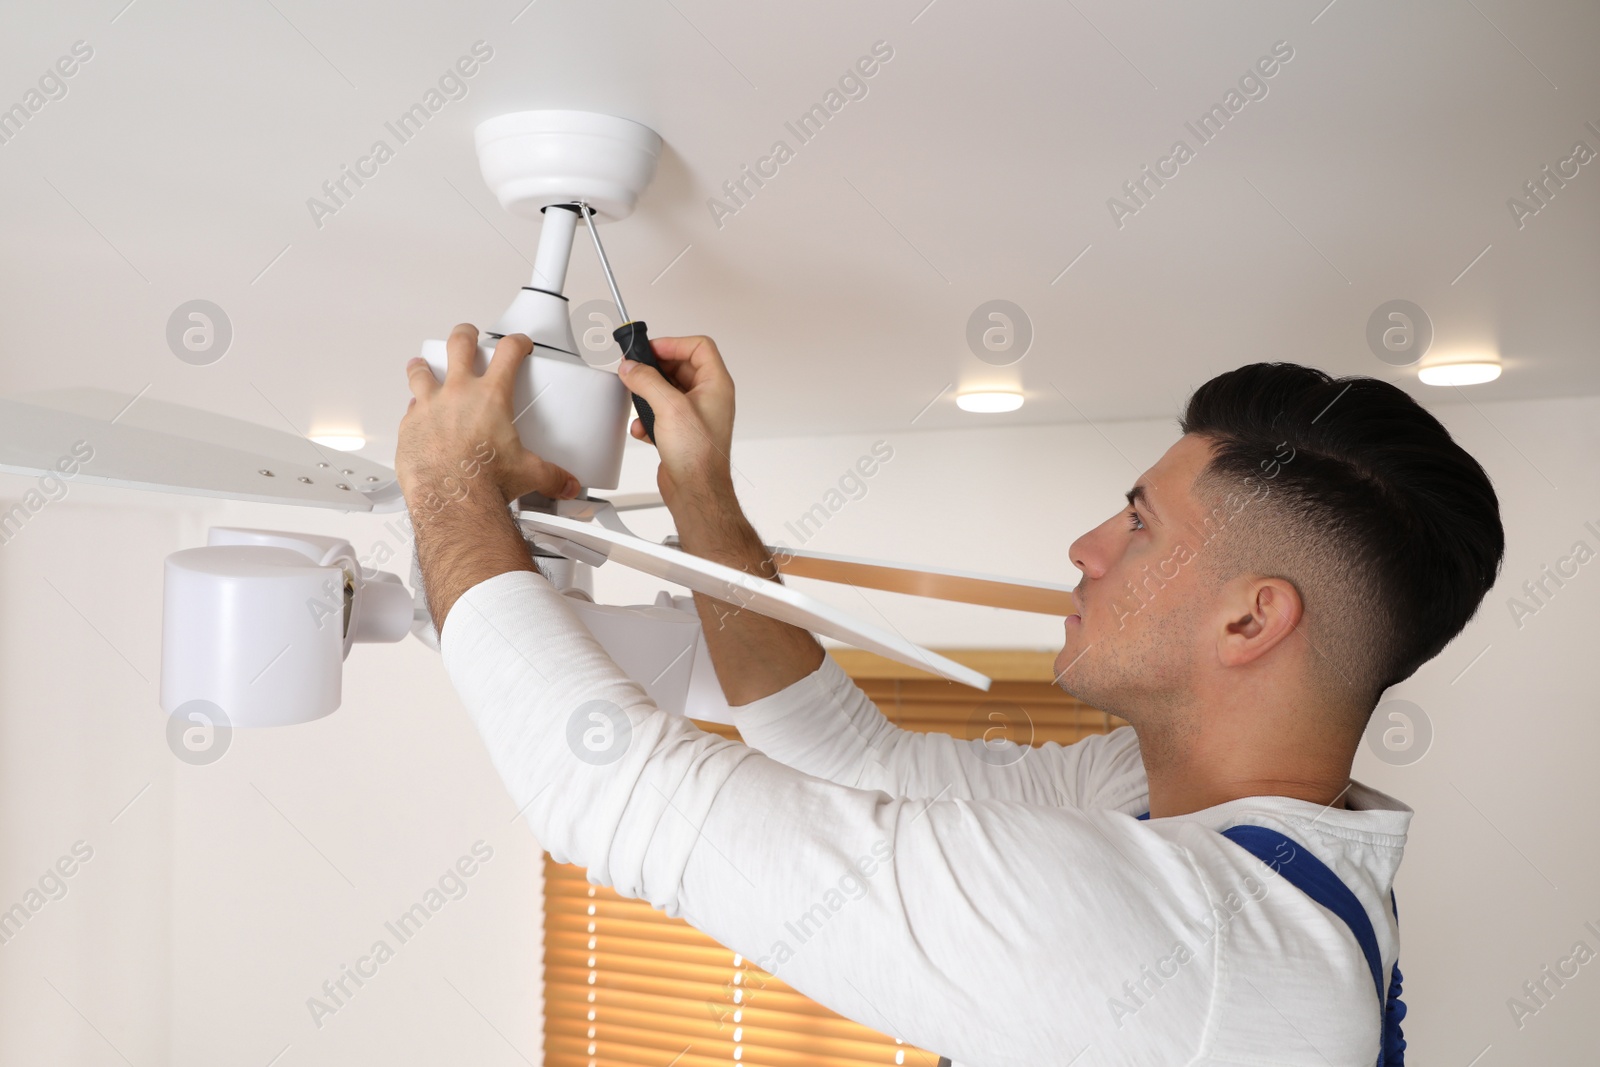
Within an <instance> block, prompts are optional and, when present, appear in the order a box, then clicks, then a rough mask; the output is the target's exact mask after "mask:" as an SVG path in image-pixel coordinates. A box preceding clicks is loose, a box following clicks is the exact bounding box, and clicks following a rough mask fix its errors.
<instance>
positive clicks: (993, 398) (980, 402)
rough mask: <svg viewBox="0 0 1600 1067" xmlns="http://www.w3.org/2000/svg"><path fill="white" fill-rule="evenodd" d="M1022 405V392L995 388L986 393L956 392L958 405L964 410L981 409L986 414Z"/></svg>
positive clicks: (1015, 408)
mask: <svg viewBox="0 0 1600 1067" xmlns="http://www.w3.org/2000/svg"><path fill="white" fill-rule="evenodd" d="M1021 406H1022V394H1021V393H1006V392H1000V391H998V390H995V391H991V392H984V393H958V394H956V407H958V408H960V409H961V410H962V411H980V412H983V413H985V414H992V413H994V412H998V411H1015V410H1017V409H1018V408H1020V407H1021Z"/></svg>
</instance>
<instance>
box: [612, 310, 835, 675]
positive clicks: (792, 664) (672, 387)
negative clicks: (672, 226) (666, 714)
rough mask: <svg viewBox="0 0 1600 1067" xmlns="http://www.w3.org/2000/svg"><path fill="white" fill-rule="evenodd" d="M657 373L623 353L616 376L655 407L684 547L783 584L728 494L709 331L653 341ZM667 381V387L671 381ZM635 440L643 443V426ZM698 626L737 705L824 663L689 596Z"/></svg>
mask: <svg viewBox="0 0 1600 1067" xmlns="http://www.w3.org/2000/svg"><path fill="white" fill-rule="evenodd" d="M651 345H652V347H654V349H655V353H656V359H657V360H659V361H660V363H661V373H658V372H656V371H655V370H653V369H651V368H650V367H648V366H646V365H644V364H642V363H635V362H634V361H633V360H628V359H625V360H623V361H622V366H621V367H620V368H619V370H618V373H619V374H620V376H621V378H622V382H623V384H624V385H626V386H627V387H628V388H629V389H631V390H633V391H634V392H635V393H637V394H639V395H640V396H642V397H644V398H645V399H646V400H647V401H649V402H650V407H651V408H652V409H653V410H654V411H655V413H656V432H655V441H656V450H657V451H658V452H660V453H661V466H660V468H659V469H658V470H657V472H656V485H657V486H658V487H659V488H660V490H661V499H662V500H663V501H665V502H666V505H667V508H668V510H670V511H671V512H672V519H673V524H674V525H675V526H676V527H677V530H678V538H679V544H680V545H681V546H682V547H683V550H684V551H685V552H688V553H691V554H693V555H696V556H700V557H702V558H704V559H709V560H712V561H713V562H716V563H721V564H724V565H726V566H729V567H733V568H735V569H737V570H742V571H744V572H745V573H746V574H755V575H759V576H760V577H762V578H768V579H772V580H774V581H777V580H780V579H779V574H778V565H777V563H776V561H774V560H773V558H772V554H771V553H770V552H768V551H767V548H766V546H765V545H764V544H762V542H761V538H760V537H759V536H758V535H757V534H756V531H755V528H754V527H753V526H751V525H750V522H749V520H748V519H746V518H745V516H744V512H743V510H742V509H741V508H740V507H739V500H738V497H737V496H736V495H735V493H734V491H733V461H732V460H731V459H729V457H728V451H729V448H730V447H731V445H732V442H733V378H732V377H730V376H729V374H728V368H727V367H726V366H725V365H723V362H722V354H721V353H720V352H718V351H717V345H716V342H714V341H712V340H711V338H709V337H657V338H655V339H654V340H652V341H651ZM669 383H670V384H669ZM633 436H635V437H637V438H639V440H641V441H643V440H646V438H645V435H644V424H643V423H641V422H640V421H639V420H638V419H635V420H634V422H633ZM694 602H695V608H696V609H697V611H698V612H699V615H700V625H701V630H702V632H703V633H704V634H705V638H706V647H707V649H708V650H709V651H710V653H711V664H712V666H713V667H714V668H715V669H716V672H717V680H718V682H719V683H720V684H721V686H722V691H723V693H724V695H726V696H727V698H728V703H730V704H731V705H733V706H734V707H739V706H740V705H743V704H748V703H750V702H751V701H754V700H759V699H761V698H762V697H764V696H768V695H770V694H772V693H776V692H778V691H779V690H780V689H783V688H785V687H786V686H789V685H792V684H793V683H795V682H797V681H799V680H800V679H801V678H804V677H805V676H806V675H808V674H810V673H811V672H812V671H814V670H816V669H817V667H818V666H820V665H821V663H822V655H823V653H822V646H821V645H820V644H818V643H817V639H816V638H815V637H812V636H811V634H809V633H807V632H806V631H805V630H802V629H800V628H799V627H797V626H790V625H789V624H788V623H784V622H779V621H778V620H777V619H769V618H767V617H765V616H763V615H758V614H756V613H755V612H753V611H747V610H745V609H744V607H743V606H742V605H740V604H730V603H724V602H722V601H718V600H713V599H712V598H711V597H709V596H706V595H705V594H704V593H696V594H695V595H694Z"/></svg>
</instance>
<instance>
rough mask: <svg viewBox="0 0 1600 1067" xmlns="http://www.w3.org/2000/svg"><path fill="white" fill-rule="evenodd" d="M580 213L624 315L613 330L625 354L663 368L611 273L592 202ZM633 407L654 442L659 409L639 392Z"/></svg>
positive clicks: (644, 329)
mask: <svg viewBox="0 0 1600 1067" xmlns="http://www.w3.org/2000/svg"><path fill="white" fill-rule="evenodd" d="M578 213H579V214H580V215H582V216H583V221H584V222H585V223H586V224H587V225H588V227H589V236H590V237H592V238H594V250H595V254H596V255H597V256H599V257H600V269H601V270H602V271H604V272H605V275H606V284H607V285H609V286H610V287H611V299H612V300H613V301H615V302H616V305H617V314H618V315H619V316H621V318H622V325H621V326H618V327H617V328H616V329H615V330H613V331H612V332H611V336H612V337H614V338H616V341H617V344H618V345H619V346H621V348H622V358H623V359H631V360H634V361H636V362H638V363H643V364H644V365H645V366H647V367H654V368H656V369H657V370H660V369H661V367H660V364H659V363H658V362H657V361H656V353H655V349H653V348H651V347H650V335H649V332H648V328H647V327H646V325H645V324H644V323H643V322H634V321H633V320H631V319H629V318H628V309H627V307H626V306H625V305H624V304H623V303H622V293H621V292H620V291H619V290H618V289H617V278H616V275H614V274H612V273H611V263H610V261H609V260H607V259H606V250H605V246H603V245H602V244H601V243H600V231H599V230H598V229H597V228H596V227H595V224H594V211H593V209H592V208H590V207H589V205H588V204H586V203H584V202H583V201H581V200H580V201H578ZM633 409H634V410H635V411H637V412H638V413H639V421H640V422H641V423H642V424H643V425H644V435H645V437H647V438H648V439H649V440H650V442H651V443H652V444H654V443H655V439H656V413H655V412H654V411H653V410H651V407H650V403H649V401H647V400H645V398H644V397H642V396H640V395H638V394H637V393H635V394H634V396H633Z"/></svg>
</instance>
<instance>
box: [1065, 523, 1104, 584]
mask: <svg viewBox="0 0 1600 1067" xmlns="http://www.w3.org/2000/svg"><path fill="white" fill-rule="evenodd" d="M1098 532H1099V531H1098V530H1090V531H1089V532H1088V533H1086V534H1084V535H1083V536H1082V537H1079V538H1078V539H1077V540H1076V541H1074V542H1072V547H1071V548H1069V549H1068V550H1067V552H1068V554H1069V556H1070V557H1071V559H1072V565H1073V566H1074V567H1076V568H1078V569H1079V570H1080V571H1082V572H1083V576H1084V577H1085V578H1099V577H1100V576H1101V575H1103V574H1104V573H1105V572H1106V567H1105V556H1104V554H1103V553H1102V552H1100V551H1098V546H1097V545H1096V543H1095V534H1097V533H1098Z"/></svg>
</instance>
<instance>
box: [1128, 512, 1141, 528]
mask: <svg viewBox="0 0 1600 1067" xmlns="http://www.w3.org/2000/svg"><path fill="white" fill-rule="evenodd" d="M1128 529H1130V530H1142V529H1144V520H1143V519H1141V518H1139V512H1138V510H1137V509H1136V508H1129V509H1128Z"/></svg>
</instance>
